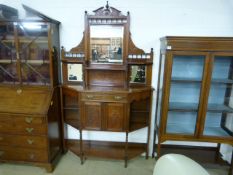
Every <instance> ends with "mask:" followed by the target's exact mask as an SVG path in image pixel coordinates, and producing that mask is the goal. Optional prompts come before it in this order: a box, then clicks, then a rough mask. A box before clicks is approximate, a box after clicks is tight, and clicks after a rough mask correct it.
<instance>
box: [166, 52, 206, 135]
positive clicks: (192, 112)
mask: <svg viewBox="0 0 233 175" xmlns="http://www.w3.org/2000/svg"><path fill="white" fill-rule="evenodd" d="M165 64H166V67H165V85H164V86H165V92H164V93H165V94H166V93H167V94H169V95H164V98H165V99H164V100H165V101H164V102H165V103H164V104H166V105H165V106H164V108H165V110H163V119H162V120H163V128H164V130H165V131H163V132H165V133H166V134H179V135H188V136H191V137H193V136H194V135H196V132H197V125H196V123H197V121H198V120H199V117H198V116H199V115H200V112H201V107H200V101H201V93H202V91H203V90H202V89H203V86H202V84H203V83H202V80H203V77H204V76H205V71H204V70H205V66H206V65H207V55H206V53H203V52H194V53H190V52H169V53H167V58H166V63H165Z"/></svg>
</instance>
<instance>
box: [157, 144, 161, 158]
mask: <svg viewBox="0 0 233 175" xmlns="http://www.w3.org/2000/svg"><path fill="white" fill-rule="evenodd" d="M160 156H161V143H160V141H158V144H157V158H159V157H160Z"/></svg>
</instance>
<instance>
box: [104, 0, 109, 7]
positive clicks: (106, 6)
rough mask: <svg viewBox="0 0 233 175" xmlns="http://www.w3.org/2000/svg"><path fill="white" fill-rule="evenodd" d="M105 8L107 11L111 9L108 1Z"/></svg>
mask: <svg viewBox="0 0 233 175" xmlns="http://www.w3.org/2000/svg"><path fill="white" fill-rule="evenodd" d="M105 8H106V9H109V5H108V1H107V4H106V6H105Z"/></svg>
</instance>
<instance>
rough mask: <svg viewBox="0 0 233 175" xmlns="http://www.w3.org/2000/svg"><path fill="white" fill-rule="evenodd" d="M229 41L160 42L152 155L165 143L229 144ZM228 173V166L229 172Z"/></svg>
mask: <svg viewBox="0 0 233 175" xmlns="http://www.w3.org/2000/svg"><path fill="white" fill-rule="evenodd" d="M232 85H233V38H220V37H219V38H216V37H164V38H162V39H161V55H160V72H159V83H158V96H157V110H156V121H157V122H156V127H157V134H158V144H157V148H158V149H157V153H158V155H160V148H161V146H162V145H161V144H162V143H163V142H165V141H168V140H173V141H198V142H213V143H218V151H219V148H220V144H221V143H224V144H228V145H231V146H232V145H233V137H232V136H233V135H232V133H233V103H232V102H233V101H232V100H233V96H232ZM231 172H232V165H231V170H230V172H229V173H230V174H231Z"/></svg>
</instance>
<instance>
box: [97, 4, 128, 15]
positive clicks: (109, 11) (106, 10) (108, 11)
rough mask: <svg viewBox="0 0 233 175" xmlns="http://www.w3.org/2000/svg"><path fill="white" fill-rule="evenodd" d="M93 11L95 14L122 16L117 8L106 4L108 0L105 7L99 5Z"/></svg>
mask: <svg viewBox="0 0 233 175" xmlns="http://www.w3.org/2000/svg"><path fill="white" fill-rule="evenodd" d="M93 12H94V13H95V16H124V15H122V14H121V11H120V10H117V9H116V8H114V7H110V6H109V5H108V1H107V4H106V5H105V7H100V8H98V9H96V10H94V11H93Z"/></svg>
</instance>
